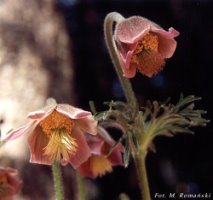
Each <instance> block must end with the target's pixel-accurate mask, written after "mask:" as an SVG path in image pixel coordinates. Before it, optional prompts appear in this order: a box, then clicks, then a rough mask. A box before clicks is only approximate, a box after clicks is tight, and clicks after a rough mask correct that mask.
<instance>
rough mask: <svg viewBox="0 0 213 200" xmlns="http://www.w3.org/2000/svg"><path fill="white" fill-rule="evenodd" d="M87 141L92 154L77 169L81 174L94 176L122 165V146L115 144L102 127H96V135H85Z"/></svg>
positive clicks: (101, 174)
mask: <svg viewBox="0 0 213 200" xmlns="http://www.w3.org/2000/svg"><path fill="white" fill-rule="evenodd" d="M87 142H88V144H89V147H90V148H91V153H92V155H91V156H90V157H89V159H88V160H87V161H86V162H85V163H83V164H82V165H81V166H80V167H79V168H78V169H79V172H80V175H81V176H84V177H90V178H96V177H98V176H99V177H101V176H103V175H105V174H106V173H110V172H112V170H113V167H114V166H123V165H124V164H123V159H122V153H123V152H124V147H123V145H122V144H120V143H119V144H117V145H116V146H115V147H113V145H114V144H115V141H114V139H113V138H112V137H111V136H110V135H109V134H108V133H107V132H106V131H105V129H103V128H102V127H98V135H97V136H90V135H88V136H87Z"/></svg>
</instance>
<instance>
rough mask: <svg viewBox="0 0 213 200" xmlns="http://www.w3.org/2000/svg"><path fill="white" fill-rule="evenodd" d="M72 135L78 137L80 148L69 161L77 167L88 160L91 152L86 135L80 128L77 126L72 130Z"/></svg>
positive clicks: (77, 141)
mask: <svg viewBox="0 0 213 200" xmlns="http://www.w3.org/2000/svg"><path fill="white" fill-rule="evenodd" d="M72 137H73V138H75V139H76V143H77V144H78V149H77V152H76V154H75V155H74V156H72V157H71V158H70V160H69V163H70V164H71V165H72V166H73V167H74V168H75V169H76V168H78V167H79V166H80V165H81V164H82V163H84V162H85V161H87V160H88V158H89V157H90V155H91V152H90V148H89V146H88V144H87V142H86V139H85V136H84V134H83V133H82V131H81V130H80V129H78V128H75V129H74V130H73V132H72Z"/></svg>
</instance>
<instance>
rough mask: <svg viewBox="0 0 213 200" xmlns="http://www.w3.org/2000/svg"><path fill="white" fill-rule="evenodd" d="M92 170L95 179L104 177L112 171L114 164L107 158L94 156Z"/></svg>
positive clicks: (91, 161)
mask: <svg viewBox="0 0 213 200" xmlns="http://www.w3.org/2000/svg"><path fill="white" fill-rule="evenodd" d="M90 169H91V170H92V173H93V175H94V176H95V177H96V176H103V175H105V174H106V173H107V172H111V171H112V163H111V162H110V161H109V159H107V158H106V157H105V156H92V157H90Z"/></svg>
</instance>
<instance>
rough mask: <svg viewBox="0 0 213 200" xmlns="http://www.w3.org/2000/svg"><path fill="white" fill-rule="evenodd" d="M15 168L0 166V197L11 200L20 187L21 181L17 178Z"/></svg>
mask: <svg viewBox="0 0 213 200" xmlns="http://www.w3.org/2000/svg"><path fill="white" fill-rule="evenodd" d="M17 174H18V172H17V170H15V169H12V168H0V199H1V200H12V196H13V195H15V194H17V193H18V192H19V190H20V189H21V187H22V181H20V180H18V179H17V177H16V176H17Z"/></svg>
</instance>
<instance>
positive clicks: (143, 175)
mask: <svg viewBox="0 0 213 200" xmlns="http://www.w3.org/2000/svg"><path fill="white" fill-rule="evenodd" d="M134 161H135V165H136V169H137V175H138V182H139V188H140V191H141V197H142V200H151V196H150V191H149V182H148V178H147V171H146V154H145V153H143V152H141V153H137V154H135V157H134Z"/></svg>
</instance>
